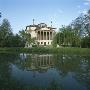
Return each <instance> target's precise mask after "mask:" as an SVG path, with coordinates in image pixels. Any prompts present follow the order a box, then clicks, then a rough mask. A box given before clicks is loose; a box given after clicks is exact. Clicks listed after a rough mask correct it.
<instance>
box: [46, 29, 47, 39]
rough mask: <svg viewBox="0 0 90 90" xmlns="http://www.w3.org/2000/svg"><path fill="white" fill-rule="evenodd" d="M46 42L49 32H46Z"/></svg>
mask: <svg viewBox="0 0 90 90" xmlns="http://www.w3.org/2000/svg"><path fill="white" fill-rule="evenodd" d="M46 40H47V31H46Z"/></svg>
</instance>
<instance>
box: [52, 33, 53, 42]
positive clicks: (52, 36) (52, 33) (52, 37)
mask: <svg viewBox="0 0 90 90" xmlns="http://www.w3.org/2000/svg"><path fill="white" fill-rule="evenodd" d="M52 40H53V32H52Z"/></svg>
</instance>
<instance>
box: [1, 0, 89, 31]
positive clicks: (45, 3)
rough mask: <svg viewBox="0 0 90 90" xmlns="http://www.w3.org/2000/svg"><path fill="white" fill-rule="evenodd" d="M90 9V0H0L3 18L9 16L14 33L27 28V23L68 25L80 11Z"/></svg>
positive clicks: (56, 25) (83, 11)
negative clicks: (33, 21) (33, 20)
mask: <svg viewBox="0 0 90 90" xmlns="http://www.w3.org/2000/svg"><path fill="white" fill-rule="evenodd" d="M88 9H90V0H0V12H2V18H1V19H0V23H1V21H2V20H3V19H4V18H7V19H8V20H9V22H10V24H11V27H12V29H13V32H14V33H18V32H19V31H20V30H22V29H25V27H26V26H27V25H30V24H32V19H33V18H34V19H35V24H38V23H41V22H44V23H46V24H48V25H49V26H50V25H51V24H50V22H51V21H52V22H53V26H54V27H56V28H57V30H58V28H59V27H61V25H68V24H70V23H71V22H72V20H74V19H75V18H76V17H78V16H79V15H80V13H86V11H87V10H88Z"/></svg>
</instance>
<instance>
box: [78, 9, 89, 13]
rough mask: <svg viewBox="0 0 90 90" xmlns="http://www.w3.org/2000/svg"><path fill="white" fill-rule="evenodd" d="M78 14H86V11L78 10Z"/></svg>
mask: <svg viewBox="0 0 90 90" xmlns="http://www.w3.org/2000/svg"><path fill="white" fill-rule="evenodd" d="M78 13H79V14H81V13H83V14H86V13H87V10H86V9H84V10H79V11H78Z"/></svg>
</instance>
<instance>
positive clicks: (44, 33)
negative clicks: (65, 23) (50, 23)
mask: <svg viewBox="0 0 90 90" xmlns="http://www.w3.org/2000/svg"><path fill="white" fill-rule="evenodd" d="M53 35H54V31H52V30H38V31H37V42H38V44H39V45H51V43H52V40H53Z"/></svg>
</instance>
